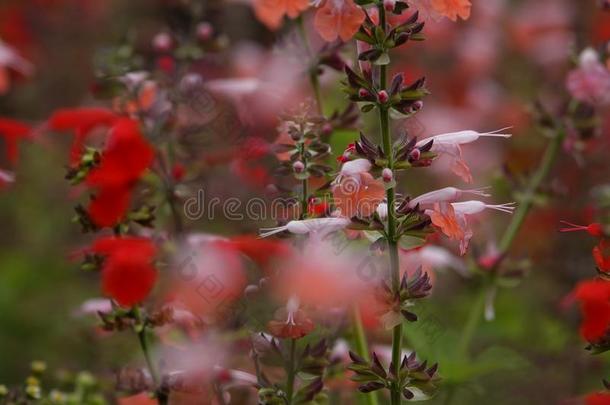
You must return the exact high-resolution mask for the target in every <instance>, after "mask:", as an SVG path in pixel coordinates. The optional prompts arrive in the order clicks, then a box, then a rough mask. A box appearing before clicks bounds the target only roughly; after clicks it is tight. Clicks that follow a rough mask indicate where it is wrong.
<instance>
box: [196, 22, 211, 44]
mask: <svg viewBox="0 0 610 405" xmlns="http://www.w3.org/2000/svg"><path fill="white" fill-rule="evenodd" d="M213 35H214V28H213V27H212V24H210V23H209V22H207V21H203V22H200V23H199V24H197V39H199V40H200V41H201V42H205V41H208V40H210V38H212V36H213Z"/></svg>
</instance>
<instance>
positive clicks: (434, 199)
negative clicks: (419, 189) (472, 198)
mask: <svg viewBox="0 0 610 405" xmlns="http://www.w3.org/2000/svg"><path fill="white" fill-rule="evenodd" d="M485 189H486V188H477V189H471V190H461V189H459V188H455V187H445V188H441V189H438V190H434V191H430V192H429V193H426V194H422V195H420V196H418V197H415V198H414V199H412V200H411V201H409V207H411V208H414V207H415V206H416V205H417V204H419V205H420V206H424V205H430V204H434V203H438V202H443V201H448V202H452V201H455V200H457V199H460V198H462V197H463V196H464V195H465V194H471V195H477V196H480V197H489V196H490V195H489V194H487V193H485V192H484V190H485Z"/></svg>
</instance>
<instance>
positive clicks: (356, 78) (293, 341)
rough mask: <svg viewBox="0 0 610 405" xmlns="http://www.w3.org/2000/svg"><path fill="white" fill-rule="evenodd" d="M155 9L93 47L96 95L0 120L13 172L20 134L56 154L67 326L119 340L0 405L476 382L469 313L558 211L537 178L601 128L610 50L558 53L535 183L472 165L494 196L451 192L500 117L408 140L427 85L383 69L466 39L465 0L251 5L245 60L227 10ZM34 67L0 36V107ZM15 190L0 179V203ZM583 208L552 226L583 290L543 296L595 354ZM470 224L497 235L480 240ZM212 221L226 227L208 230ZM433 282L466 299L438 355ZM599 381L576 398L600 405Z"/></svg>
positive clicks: (449, 399)
mask: <svg viewBox="0 0 610 405" xmlns="http://www.w3.org/2000/svg"><path fill="white" fill-rule="evenodd" d="M166 3H167V4H165V3H164V6H163V8H162V10H163V11H164V12H165V13H166V14H167V16H166V17H167V19H166V24H165V25H164V27H163V29H162V30H156V31H155V32H153V33H152V34H150V33H145V34H142V33H137V32H135V31H133V30H130V32H126V33H125V36H124V39H123V41H121V42H120V43H119V44H118V45H116V46H109V47H105V48H104V49H102V50H100V51H99V52H97V53H96V55H95V58H94V61H93V75H94V80H93V84H92V86H91V88H90V93H91V96H92V98H93V99H95V100H96V101H95V102H93V101H91V102H89V103H86V104H85V105H82V106H70V107H65V108H56V109H54V110H53V111H52V113H51V114H50V115H49V116H48V117H47V118H46V119H45V120H44V121H43V122H41V123H38V124H36V125H30V124H26V123H24V122H21V121H19V120H16V119H12V118H3V117H0V135H1V136H2V138H3V139H4V140H5V144H6V148H5V149H6V152H7V153H6V155H7V161H8V162H9V165H10V167H11V168H13V167H15V165H16V163H17V160H18V154H19V153H18V152H19V150H18V146H19V143H21V142H22V141H31V142H35V141H38V140H40V139H44V137H48V136H54V137H57V138H62V142H64V143H66V144H67V143H69V146H68V147H67V148H65V150H62V151H61V154H62V156H63V162H62V163H61V166H63V167H64V169H65V170H64V177H65V179H64V180H65V185H66V187H67V190H69V191H68V195H67V196H65V200H66V201H67V200H68V199H69V201H70V203H71V204H72V205H73V207H74V212H73V216H72V222H73V227H74V228H78V229H79V230H80V231H81V232H82V234H83V236H82V238H83V239H82V240H84V241H85V242H82V241H81V242H79V243H78V244H77V246H74V247H73V249H72V251H71V253H70V255H69V256H70V259H71V260H72V262H73V263H78V264H77V265H75V267H76V266H78V267H80V269H81V270H82V272H83V273H84V275H83V278H93V279H95V280H99V283H100V286H101V287H100V291H101V293H100V296H101V297H100V298H91V299H89V300H87V301H86V302H84V303H83V304H82V306H81V307H80V308H79V309H78V311H76V314H75V316H76V317H93V318H95V319H96V321H97V328H96V336H97V337H107V336H110V338H109V339H106V340H105V344H108V345H112V341H114V340H113V339H117V341H118V340H119V339H125V340H127V341H128V342H132V343H133V347H138V348H139V352H138V353H137V355H135V356H132V358H130V359H125V361H124V362H123V363H121V364H120V365H118V366H116V367H114V369H113V370H112V375H113V377H112V378H109V377H108V375H106V374H104V375H100V376H94V375H93V374H91V373H89V372H85V371H83V372H78V373H74V374H71V373H70V372H67V371H58V372H57V373H50V372H48V371H47V370H46V369H47V366H46V364H45V363H42V362H34V363H32V365H31V367H30V372H29V374H28V375H27V377H26V379H25V380H24V381H22V382H20V383H18V384H15V385H14V386H9V385H0V403H3V404H31V403H37V404H106V403H119V404H120V405H130V404H131V405H134V404H155V403H156V404H219V405H222V404H242V403H243V404H254V403H257V404H261V405H282V404H285V405H296V404H334V403H348V404H351V403H366V404H370V405H375V404H385V403H389V404H392V405H397V404H402V403H404V402H407V401H426V400H435V399H439V398H441V399H442V400H443V401H444V403H447V404H450V403H457V402H456V401H457V399H456V398H458V396H457V395H456V392H457V390H458V389H459V388H460V384H462V383H464V385H467V384H466V383H468V384H470V383H472V385H473V386H474V385H476V384H477V383H478V380H477V379H478V378H479V377H480V376H482V375H483V374H484V373H485V370H487V368H488V367H490V366H489V364H488V363H486V362H485V359H483V360H480V358H481V357H484V356H479V354H478V353H476V352H475V351H474V350H473V349H472V347H473V342H474V340H475V338H476V336H477V330H478V328H479V325H480V323H481V321H483V320H486V321H493V320H494V319H495V317H496V313H495V301H496V298H497V297H498V295H500V293H501V292H502V291H503V290H504V289H505V288H509V287H515V286H517V285H518V284H519V283H520V282H521V281H522V280H524V279H525V277H526V276H527V273H528V271H529V270H530V269H531V268H532V260H531V259H530V258H529V257H526V256H523V255H517V254H514V251H513V247H514V245H515V242H516V241H518V237H519V235H520V234H521V231H522V230H523V228H524V224H525V223H526V221H527V219H528V217H529V214H530V213H531V212H532V211H533V209H534V208H537V207H542V206H544V204H545V203H546V202H547V201H548V200H551V199H553V198H555V199H556V200H560V198H557V197H558V196H559V195H560V193H559V192H556V190H555V189H553V184H551V179H552V175H553V173H554V172H557V171H559V169H561V166H562V160H561V159H560V158H561V157H570V158H574V159H573V160H575V161H577V162H581V163H582V161H583V160H586V153H587V148H589V147H590V145H591V144H593V141H594V140H595V139H597V138H599V136H600V133H601V132H602V130H603V129H602V128H603V114H604V108H605V107H607V106H608V105H609V104H610V43H606V44H604V46H603V47H602V46H600V47H598V48H597V49H596V48H594V47H583V49H582V50H581V51H580V52H579V53H578V55H576V56H575V57H574V64H575V65H574V67H573V68H572V69H571V70H570V71H569V72H568V73H567V75H566V77H565V91H563V96H562V97H563V99H561V100H554V102H553V103H549V102H548V100H545V99H543V98H540V99H536V100H534V101H533V102H532V103H530V105H529V107H530V108H529V109H530V113H531V116H532V121H531V123H532V124H533V125H531V126H532V127H533V128H535V130H536V131H537V132H539V133H540V134H542V135H543V140H542V142H543V143H544V145H545V146H544V151H543V152H542V154H541V155H540V156H537V157H536V159H535V160H536V164H535V165H534V166H533V168H531V169H528V170H523V169H520V168H513V167H511V166H510V165H508V164H506V165H505V164H503V163H504V162H502V161H501V160H500V159H499V158H497V157H496V156H494V155H493V154H490V156H485V158H486V159H487V160H489V161H490V162H491V163H490V166H491V167H493V168H494V170H495V171H496V172H501V173H502V175H501V178H502V179H501V182H502V184H504V185H506V184H508V185H509V187H505V189H506V188H508V189H509V191H510V192H507V190H504V192H502V191H500V192H498V193H496V192H495V190H496V189H498V188H500V189H501V188H502V187H492V186H495V185H497V184H489V185H487V186H483V187H481V186H474V185H472V183H474V180H475V177H476V174H477V171H476V170H475V168H473V169H472V170H471V167H470V165H469V163H471V164H472V163H476V162H471V161H470V159H472V156H473V155H472V154H470V152H469V150H470V151H472V150H474V148H476V145H475V144H478V143H480V144H489V145H492V146H491V147H502V145H504V144H507V143H508V142H510V140H509V138H511V137H512V136H513V133H516V131H517V130H516V128H514V127H513V125H515V126H517V125H518V123H513V122H510V120H509V122H505V123H503V125H502V126H500V127H495V128H486V127H477V128H469V129H455V130H452V131H450V132H430V131H428V130H427V129H425V128H424V129H423V130H420V131H417V130H415V128H416V127H417V125H418V123H419V122H420V121H419V120H420V117H421V116H422V115H423V114H425V113H427V112H428V111H429V110H432V112H433V113H435V112H434V108H435V105H434V103H428V99H429V98H431V97H432V98H433V97H435V95H434V94H432V91H430V90H429V86H430V83H429V80H428V79H427V78H426V75H425V72H423V73H421V74H413V73H412V72H409V74H407V73H406V72H404V71H402V69H403V68H402V67H400V66H399V65H398V62H397V61H400V60H401V57H402V56H404V54H405V52H407V50H408V49H416V50H417V52H415V53H412V54H414V55H417V57H418V58H419V57H421V58H425V57H427V55H428V54H429V53H428V52H429V51H428V49H432V48H433V47H434V46H435V43H434V42H433V41H435V40H437V38H431V39H427V38H426V34H427V27H428V26H429V24H430V23H431V22H435V21H436V22H438V21H440V20H442V21H443V24H446V27H447V28H446V29H447V30H452V29H454V27H456V25H455V24H457V23H460V24H463V23H464V22H465V21H466V20H468V19H469V17H470V14H471V7H472V5H471V3H470V1H469V0H321V1H313V2H311V1H309V0H253V1H252V2H250V3H251V4H250V3H249V5H248V7H249V8H251V10H250V11H251V13H252V14H253V16H254V17H255V18H256V19H257V20H258V21H259V22H260V23H261V24H262V25H263V26H264V27H266V29H267V30H268V31H269V32H274V33H275V38H278V40H277V41H276V43H275V45H274V49H273V51H270V52H265V53H259V52H257V51H254V50H253V49H251V48H248V45H237V44H234V43H232V42H231V38H232V37H231V35H230V33H229V32H228V31H230V28H231V27H230V24H227V26H226V27H225V26H224V25H223V24H222V23H220V22H221V21H223V20H222V18H220V17H219V15H220V14H221V13H222V12H223V10H224V9H228V8H231V7H235V5H234V4H233V3H231V2H227V3H226V4H225V3H224V2H217V1H183V2H173V1H168V2H166ZM250 6H251V7H250ZM598 6H599V8H600V9H608V4H607V2H603V1H602V2H599V5H598ZM475 7H476V5H475ZM225 17H226V16H225ZM223 18H224V17H223ZM226 18H236V17H235V16H230V17H226ZM233 22H235V21H233ZM259 28H261V29H262V26H261V27H259ZM225 31H227V32H225ZM1 32H2V31H1V30H0V35H1ZM265 35H269V34H268V33H266V34H265ZM269 38H272V37H271V36H269ZM430 42H432V43H431V44H430ZM439 45H440V44H439ZM239 46H243V47H242V48H239ZM567 47H568V46H567V45H566V48H567ZM430 52H431V51H430ZM468 52H470V53H471V54H472V53H475V51H470V50H468ZM471 56H472V55H471ZM33 68H34V66H33V65H32V64H31V63H30V62H29V61H28V60H27V58H24V57H22V56H21V55H20V54H19V52H17V51H16V50H15V49H13V48H12V47H10V46H8V45H5V44H4V43H3V42H2V41H0V94H2V93H4V92H6V91H8V89H9V85H10V84H12V83H10V82H9V79H12V78H13V77H14V76H15V75H17V76H23V77H28V76H30V75H31V74H32V73H33ZM413 71H417V70H416V69H414V70H413ZM6 72H8V73H6ZM9 73H10V74H9ZM11 74H12V75H11ZM329 77H330V78H331V79H332V78H334V79H337V80H335V81H334V82H333V81H332V80H329ZM337 100H340V102H337ZM436 113H438V114H439V115H443V114H447V113H446V112H443V111H441V112H436ZM481 121H482V122H483V120H481ZM345 141H346V142H345ZM471 148H472V149H471ZM433 173H434V175H437V176H439V177H440V178H441V179H443V182H444V184H443V186H442V187H440V188H439V187H437V186H432V184H435V183H433V182H432V181H430V180H429V179H431V178H433V176H434V175H433ZM227 179H230V180H227ZM13 183H19V179H18V178H17V177H16V175H15V173H14V172H13V171H12V170H4V169H0V188H1V189H4V188H6V189H7V190H6V191H7V192H10V188H11V186H12V185H13ZM227 189H229V190H230V192H227V191H226V190H227ZM4 191H5V190H3V192H4ZM593 194H594V195H595V196H596V200H595V204H596V206H598V207H599V209H598V211H597V212H598V213H599V214H598V216H599V220H598V221H597V222H591V223H589V224H585V225H577V224H575V223H573V222H578V220H577V219H574V220H572V219H569V222H568V221H563V223H564V226H563V227H559V226H556V227H555V228H554V230H557V231H562V232H572V231H585V232H586V233H588V234H589V235H590V236H591V237H593V238H594V239H595V242H594V246H593V248H592V249H593V250H592V255H593V259H594V261H595V265H596V272H595V273H594V276H595V278H594V279H591V280H585V281H580V282H579V283H578V284H577V286H576V287H575V289H574V290H573V291H572V292H571V293H569V294H568V296H567V297H566V298H565V300H564V301H565V302H567V303H568V304H569V303H571V302H573V301H576V302H577V303H578V304H579V305H580V307H581V309H582V314H583V321H582V325H581V329H580V331H581V335H582V337H583V338H584V339H585V340H586V341H587V342H588V346H587V350H588V351H590V352H591V353H593V354H602V353H604V352H606V351H608V350H609V349H610V329H609V327H610V276H609V273H610V230H609V227H610V224H609V219H610V218H609V217H608V216H607V215H606V216H605V217H604V213H606V214H607V212H605V211H604V210H606V211H607V209H608V207H609V206H610V191H609V190H608V187H607V186H606V187H604V186H600V187H598V188H597V189H596V190H595V193H593ZM62 198H64V197H63V196H62ZM222 199H225V200H226V201H225V202H224V203H222ZM246 200H247V202H246ZM498 200H499V201H501V202H498ZM241 206H245V209H246V211H247V215H248V218H244V217H243V216H241V217H240V216H239V215H237V214H236V212H237V211H239V210H240V207H241ZM220 210H222V213H220V214H219V212H220ZM213 214H218V216H222V218H214V217H213ZM205 215H208V217H207V218H203V217H204V216H205ZM210 215H211V216H210ZM485 215H487V217H485ZM491 215H495V216H497V217H498V218H497V220H498V221H502V222H501V223H502V224H503V232H502V233H501V234H500V235H497V236H493V235H490V233H489V232H488V233H487V235H484V234H483V230H482V229H481V228H482V227H481V226H480V224H481V222H484V223H486V222H487V221H486V220H483V219H482V218H489V217H490V216H491ZM66 220H68V218H66ZM229 220H236V222H235V226H234V228H235V229H236V230H237V231H236V232H235V234H231V235H226V232H223V231H222V225H223V224H224V223H225V222H224V221H229ZM247 220H251V221H250V222H248V221H247ZM252 224H254V225H252ZM481 234H483V235H482V238H483V239H484V240H485V241H486V242H487V248H486V249H485V250H483V249H481V248H480V244H479V243H477V235H481ZM496 241H497V242H496ZM453 252H455V253H453ZM441 267H450V268H454V269H455V270H456V272H457V273H458V274H459V276H460V277H461V278H463V279H464V283H465V284H466V285H467V288H469V289H472V290H474V294H473V297H472V299H471V300H470V301H469V303H468V304H469V305H470V306H471V309H470V311H469V313H468V314H467V315H466V318H464V319H458V320H456V322H457V323H458V324H459V325H460V328H461V329H462V330H461V333H460V334H459V335H456V336H454V335H451V336H448V337H446V338H447V339H452V340H451V341H450V347H451V355H449V356H448V355H445V356H442V355H440V353H441V352H440V351H435V350H434V349H435V347H434V342H433V338H432V336H431V334H429V335H426V336H425V337H424V339H423V341H422V339H420V340H419V341H418V339H417V337H416V336H415V335H413V334H411V333H410V332H412V331H413V330H416V329H417V328H422V327H424V328H425V327H426V323H430V320H429V319H426V318H427V317H429V315H430V314H429V312H428V311H429V308H430V307H429V306H427V302H429V301H430V300H432V299H433V297H431V294H432V293H433V291H434V290H435V288H436V278H437V275H436V274H435V272H434V271H433V269H434V268H441ZM460 315H461V314H460ZM422 325H423V326H422ZM119 336H120V337H119ZM121 341H123V340H121ZM415 349H417V351H416V350H415ZM422 353H423V354H422ZM437 354H439V357H441V358H437V357H435V356H436V355H437ZM133 357H135V358H136V360H133ZM507 362H508V361H507ZM93 366H94V365H92V369H93V368H95V367H93ZM456 369H463V370H465V371H464V373H463V375H466V377H464V376H463V375H462V377H459V378H456V377H455V376H456V375H457V373H456V371H455V370H456ZM444 370H447V372H445V371H444ZM481 370H483V371H481ZM51 374H53V375H52V376H51ZM460 378H462V379H461V380H460ZM603 385H604V387H605V388H606V390H605V391H600V392H595V393H592V394H589V395H588V396H587V397H585V398H584V400H585V401H586V403H587V404H604V403H608V401H610V394H609V393H608V392H607V391H610V384H609V383H608V382H607V381H606V380H603Z"/></svg>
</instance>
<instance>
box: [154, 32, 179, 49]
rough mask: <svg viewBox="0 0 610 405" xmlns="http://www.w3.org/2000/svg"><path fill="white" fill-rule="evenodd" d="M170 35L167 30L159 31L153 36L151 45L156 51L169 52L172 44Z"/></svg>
mask: <svg viewBox="0 0 610 405" xmlns="http://www.w3.org/2000/svg"><path fill="white" fill-rule="evenodd" d="M173 42H174V41H172V37H171V36H170V35H169V34H168V33H167V32H160V33H158V34H157V35H155V37H154V38H153V41H152V45H153V48H154V49H155V51H157V52H169V51H171V49H172V46H173Z"/></svg>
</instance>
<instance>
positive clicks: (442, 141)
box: [415, 127, 512, 150]
mask: <svg viewBox="0 0 610 405" xmlns="http://www.w3.org/2000/svg"><path fill="white" fill-rule="evenodd" d="M507 129H510V127H506V128H501V129H498V130H495V131H491V132H476V131H472V130H465V131H459V132H450V133H446V134H440V135H434V136H432V137H430V138H426V139H422V140H421V141H419V142H417V144H415V146H416V147H421V146H424V145H425V144H427V143H428V142H430V141H431V140H433V141H434V143H433V144H432V150H435V148H440V147H441V146H442V145H463V144H465V143H470V142H474V141H476V140H477V139H479V138H480V137H482V136H484V137H499V138H510V137H511V136H512V135H511V134H504V133H502V131H506V130H507ZM435 145H436V146H435Z"/></svg>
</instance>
